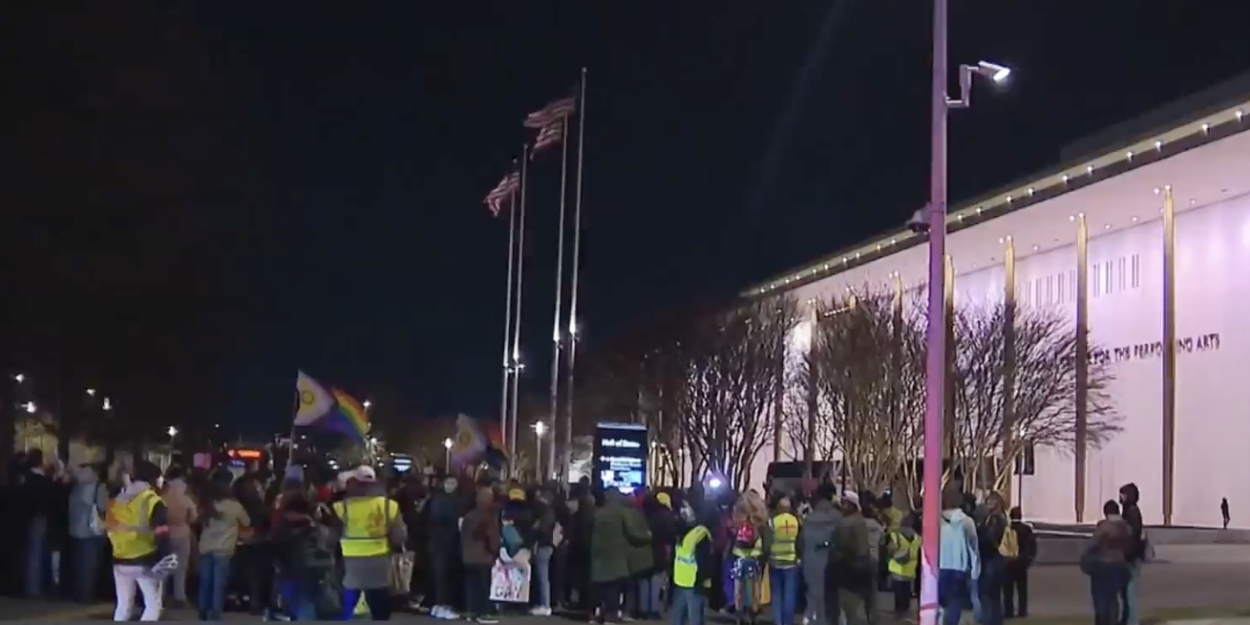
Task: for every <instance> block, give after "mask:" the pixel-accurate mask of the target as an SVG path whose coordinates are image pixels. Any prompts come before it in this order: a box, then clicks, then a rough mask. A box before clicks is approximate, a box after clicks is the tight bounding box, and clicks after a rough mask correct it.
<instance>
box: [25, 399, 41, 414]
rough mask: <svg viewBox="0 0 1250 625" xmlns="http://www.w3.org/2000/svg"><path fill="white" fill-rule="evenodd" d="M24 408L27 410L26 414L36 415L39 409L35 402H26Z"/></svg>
mask: <svg viewBox="0 0 1250 625" xmlns="http://www.w3.org/2000/svg"><path fill="white" fill-rule="evenodd" d="M23 407H24V408H26V412H29V413H30V414H35V411H36V410H38V408H36V407H35V402H33V401H28V402H26V405H25V406H23Z"/></svg>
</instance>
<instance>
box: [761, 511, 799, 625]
mask: <svg viewBox="0 0 1250 625" xmlns="http://www.w3.org/2000/svg"><path fill="white" fill-rule="evenodd" d="M775 510H776V511H777V513H776V514H775V515H773V518H772V519H771V520H769V522H768V530H769V533H770V534H771V535H772V540H771V541H769V551H768V566H769V569H768V577H769V581H770V582H771V583H772V595H773V601H772V607H773V623H775V624H776V625H794V613H795V612H796V611H798V609H799V605H798V604H799V553H798V550H797V548H796V546H797V543H798V540H799V527H800V525H801V524H800V523H799V519H798V517H796V516H794V515H793V514H792V513H791V512H790V510H791V508H790V498H789V497H784V496H783V497H781V498H780V499H778V500H777V505H776V506H775Z"/></svg>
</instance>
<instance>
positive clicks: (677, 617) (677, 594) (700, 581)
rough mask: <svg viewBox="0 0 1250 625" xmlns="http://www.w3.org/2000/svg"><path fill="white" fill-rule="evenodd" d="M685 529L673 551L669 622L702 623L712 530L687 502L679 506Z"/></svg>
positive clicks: (674, 624) (709, 584) (708, 585)
mask: <svg viewBox="0 0 1250 625" xmlns="http://www.w3.org/2000/svg"><path fill="white" fill-rule="evenodd" d="M680 514H681V522H682V525H683V526H684V527H686V528H688V529H686V531H685V533H684V534H683V535H682V537H681V539H680V540H679V541H677V549H676V550H675V551H674V552H673V607H672V611H673V613H672V618H671V625H703V623H704V622H705V614H706V611H707V593H708V591H709V590H711V588H712V577H711V575H712V549H713V547H712V533H711V532H710V531H708V526H709V525H711V523H709V522H706V521H704V522H701V521H700V520H699V518H698V515H697V514H696V513H695V511H694V508H692V507H691V506H690V503H689V502H686V503H684V504H682V506H681V513H680Z"/></svg>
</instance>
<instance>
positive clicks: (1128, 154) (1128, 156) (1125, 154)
mask: <svg viewBox="0 0 1250 625" xmlns="http://www.w3.org/2000/svg"><path fill="white" fill-rule="evenodd" d="M1124 158H1127V159H1128V160H1130V161H1131V160H1133V152H1132V150H1130V151H1128V152H1125V153H1124Z"/></svg>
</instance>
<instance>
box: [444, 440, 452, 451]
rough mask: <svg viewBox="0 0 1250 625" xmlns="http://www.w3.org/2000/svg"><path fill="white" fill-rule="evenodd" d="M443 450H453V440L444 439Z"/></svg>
mask: <svg viewBox="0 0 1250 625" xmlns="http://www.w3.org/2000/svg"><path fill="white" fill-rule="evenodd" d="M443 448H444V449H451V439H450V438H444V439H443Z"/></svg>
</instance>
